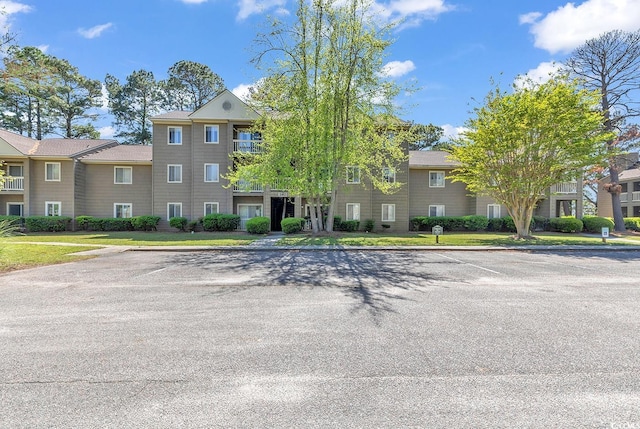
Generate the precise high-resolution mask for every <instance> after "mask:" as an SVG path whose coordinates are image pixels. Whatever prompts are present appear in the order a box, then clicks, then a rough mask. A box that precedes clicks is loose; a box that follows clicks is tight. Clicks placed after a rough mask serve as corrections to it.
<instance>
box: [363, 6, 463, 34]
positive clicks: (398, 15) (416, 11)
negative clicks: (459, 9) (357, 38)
mask: <svg viewBox="0 0 640 429" xmlns="http://www.w3.org/2000/svg"><path fill="white" fill-rule="evenodd" d="M454 9H455V7H454V6H452V5H449V4H446V3H445V0H390V1H383V2H380V1H377V2H375V3H374V14H375V16H376V17H378V18H382V19H383V20H385V21H393V20H404V23H403V26H404V27H414V26H418V25H420V24H421V23H422V21H424V20H428V19H430V20H434V19H436V18H438V16H440V15H441V14H443V13H445V12H449V11H452V10H454Z"/></svg>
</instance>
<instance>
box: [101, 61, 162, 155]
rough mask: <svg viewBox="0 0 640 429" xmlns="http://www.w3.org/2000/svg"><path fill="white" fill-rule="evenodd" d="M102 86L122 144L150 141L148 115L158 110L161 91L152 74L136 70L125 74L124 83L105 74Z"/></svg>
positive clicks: (149, 116)
mask: <svg viewBox="0 0 640 429" xmlns="http://www.w3.org/2000/svg"><path fill="white" fill-rule="evenodd" d="M105 86H106V88H107V92H108V94H109V109H110V111H111V113H112V114H113V116H114V118H115V126H116V128H117V129H118V130H119V133H118V134H116V137H122V138H124V140H123V143H124V144H145V145H148V144H151V120H150V118H151V117H152V116H154V115H156V114H158V113H159V112H160V106H161V104H162V93H161V90H160V85H159V84H158V82H157V81H156V80H155V78H154V77H153V73H152V72H150V71H146V70H138V71H135V72H133V73H131V74H130V75H129V76H127V80H126V82H125V83H124V84H121V83H120V81H119V80H118V78H116V77H115V76H112V75H110V74H107V77H106V78H105Z"/></svg>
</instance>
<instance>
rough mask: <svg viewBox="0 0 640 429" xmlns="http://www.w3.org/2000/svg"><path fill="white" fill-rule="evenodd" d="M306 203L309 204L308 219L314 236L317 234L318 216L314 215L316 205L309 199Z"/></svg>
mask: <svg viewBox="0 0 640 429" xmlns="http://www.w3.org/2000/svg"><path fill="white" fill-rule="evenodd" d="M307 203H308V204H309V217H310V220H311V231H312V232H313V234H314V235H315V234H317V233H318V216H317V214H316V205H315V202H314V201H313V200H311V199H310V200H307Z"/></svg>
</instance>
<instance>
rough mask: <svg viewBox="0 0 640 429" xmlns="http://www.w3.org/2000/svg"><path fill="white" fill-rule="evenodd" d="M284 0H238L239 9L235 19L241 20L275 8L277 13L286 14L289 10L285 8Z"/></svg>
mask: <svg viewBox="0 0 640 429" xmlns="http://www.w3.org/2000/svg"><path fill="white" fill-rule="evenodd" d="M285 4H286V0H239V2H238V6H239V7H240V10H239V11H238V15H236V19H238V21H242V20H244V19H247V18H248V17H249V16H251V15H255V14H259V13H265V12H266V11H268V10H270V9H275V10H276V13H277V14H279V15H286V14H288V13H289V12H288V11H287V10H286V9H285V7H284V6H285Z"/></svg>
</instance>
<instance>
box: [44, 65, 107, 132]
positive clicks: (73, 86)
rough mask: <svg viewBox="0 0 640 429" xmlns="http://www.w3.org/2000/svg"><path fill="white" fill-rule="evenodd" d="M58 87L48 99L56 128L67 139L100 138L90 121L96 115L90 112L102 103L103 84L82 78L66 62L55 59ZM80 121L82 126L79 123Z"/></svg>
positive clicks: (56, 85)
mask: <svg viewBox="0 0 640 429" xmlns="http://www.w3.org/2000/svg"><path fill="white" fill-rule="evenodd" d="M51 62H52V67H53V68H54V72H55V76H54V79H55V81H56V82H55V88H54V93H53V96H52V97H51V98H50V99H49V106H50V112H51V116H52V117H53V118H54V121H55V124H54V126H55V127H56V128H57V129H58V130H59V134H61V135H62V136H63V137H65V138H69V139H71V138H82V137H88V138H94V137H96V134H98V135H99V133H98V132H97V130H96V129H95V127H94V126H93V125H92V124H91V122H93V121H95V120H96V118H97V114H95V113H92V112H91V109H93V108H96V107H99V106H100V105H101V104H102V101H101V98H102V84H101V83H100V81H99V80H94V79H89V78H87V77H85V76H82V75H81V74H80V72H79V71H78V69H77V68H76V67H74V66H72V65H71V64H69V62H68V61H67V60H63V59H58V58H52V59H51ZM78 122H80V123H78Z"/></svg>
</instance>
